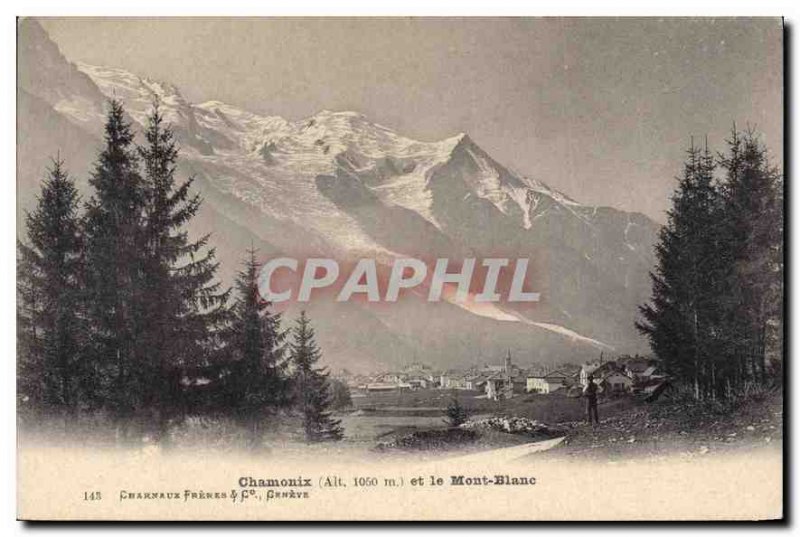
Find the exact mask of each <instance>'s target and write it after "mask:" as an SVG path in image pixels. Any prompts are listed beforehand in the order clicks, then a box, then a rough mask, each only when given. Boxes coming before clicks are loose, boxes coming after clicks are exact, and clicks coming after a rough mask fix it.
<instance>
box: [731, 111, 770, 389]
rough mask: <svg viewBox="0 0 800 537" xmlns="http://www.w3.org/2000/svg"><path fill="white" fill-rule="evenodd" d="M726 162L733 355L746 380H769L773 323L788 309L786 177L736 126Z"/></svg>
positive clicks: (755, 140)
mask: <svg viewBox="0 0 800 537" xmlns="http://www.w3.org/2000/svg"><path fill="white" fill-rule="evenodd" d="M720 163H721V165H722V167H723V168H724V169H725V172H726V182H725V202H726V203H725V217H726V218H725V222H726V241H727V244H728V247H729V251H730V258H731V259H730V261H731V270H730V271H729V281H728V292H729V294H730V297H731V298H730V300H729V302H728V304H727V306H728V307H727V309H726V312H727V326H728V330H729V332H730V333H731V334H735V338H732V353H733V354H734V355H735V357H736V363H737V375H738V376H739V377H740V378H747V379H752V380H757V381H763V380H764V378H765V365H766V354H767V342H768V336H769V331H770V325H771V324H773V325H775V324H778V325H779V324H780V323H781V322H782V312H783V285H782V283H783V202H782V196H783V182H782V176H781V174H780V172H779V171H778V170H777V169H776V168H775V167H773V166H771V165H770V163H769V160H768V157H767V150H766V148H765V147H764V146H763V144H761V142H760V140H759V139H758V137H757V136H756V135H755V133H754V132H753V131H752V130H748V131H746V132H744V133H740V132H737V131H736V127H735V126H734V128H733V132H732V135H731V137H730V139H729V140H728V154H727V155H723V156H722V157H721V159H720ZM779 353H780V351H779Z"/></svg>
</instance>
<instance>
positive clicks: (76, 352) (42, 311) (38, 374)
mask: <svg viewBox="0 0 800 537" xmlns="http://www.w3.org/2000/svg"><path fill="white" fill-rule="evenodd" d="M26 229H27V236H28V240H29V241H30V242H29V244H24V243H22V242H19V243H18V247H17V253H18V261H19V264H18V273H17V291H18V302H17V304H18V306H17V311H18V330H19V335H20V339H19V371H18V379H19V389H20V393H21V395H23V396H24V397H27V398H28V400H29V402H30V403H32V404H33V405H36V406H38V407H40V408H41V409H44V410H49V411H52V410H64V411H67V413H69V414H73V413H74V412H75V411H76V410H77V407H78V404H79V395H80V388H81V384H80V379H81V375H82V372H83V370H84V367H85V363H84V362H85V356H84V355H83V354H82V352H81V347H82V344H83V338H84V329H83V321H84V319H83V317H82V314H81V312H82V308H81V300H80V287H81V279H82V266H83V263H82V262H83V259H82V247H83V244H82V233H81V221H80V216H79V214H78V192H77V190H76V189H75V184H74V183H73V181H72V180H71V179H70V178H69V176H68V174H67V173H66V171H65V170H64V168H63V162H61V160H59V159H56V160H55V161H53V167H52V168H51V169H50V170H49V173H48V177H47V178H46V179H45V181H44V183H43V185H42V190H41V194H40V195H39V197H38V200H37V205H36V208H35V209H34V210H33V212H31V213H29V214H28V215H27V217H26Z"/></svg>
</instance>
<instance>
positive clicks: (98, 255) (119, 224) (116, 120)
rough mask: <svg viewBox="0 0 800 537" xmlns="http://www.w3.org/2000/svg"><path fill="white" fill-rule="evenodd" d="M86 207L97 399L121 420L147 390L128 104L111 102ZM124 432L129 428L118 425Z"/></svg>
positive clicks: (141, 200)
mask: <svg viewBox="0 0 800 537" xmlns="http://www.w3.org/2000/svg"><path fill="white" fill-rule="evenodd" d="M89 184H90V185H91V186H92V187H93V188H94V196H93V197H92V198H91V199H90V200H89V202H88V204H87V207H86V266H87V270H86V277H87V279H86V283H87V287H86V303H87V304H88V306H89V307H88V313H89V320H90V328H91V340H90V347H89V348H90V352H91V353H92V358H93V370H92V375H91V381H92V393H91V395H92V396H93V398H94V401H95V403H96V404H98V405H103V406H105V407H107V408H108V410H110V411H111V412H112V413H113V414H114V415H115V416H116V417H117V418H118V419H122V420H124V419H127V418H129V417H131V416H132V415H133V413H134V411H135V410H136V409H138V408H141V405H142V401H143V395H144V391H145V387H144V386H143V385H142V380H143V379H142V378H141V376H139V375H137V371H138V370H139V368H140V367H141V365H142V364H140V363H137V359H136V356H137V354H136V345H137V344H138V342H137V339H138V335H139V333H140V331H141V330H142V322H141V321H142V316H141V312H140V308H141V303H142V301H141V299H140V294H141V293H140V292H141V290H142V288H143V280H142V274H143V269H144V265H143V261H144V258H143V256H142V255H141V254H142V252H143V251H144V248H145V232H144V206H145V188H144V182H143V180H142V177H141V175H140V173H139V168H138V159H137V155H136V151H135V148H134V146H133V133H132V131H131V128H130V124H129V123H128V122H127V120H126V119H125V113H124V110H123V108H122V104H121V103H120V102H119V101H116V100H114V101H111V103H110V110H109V112H108V117H107V120H106V125H105V147H104V148H103V150H102V152H101V153H100V155H99V157H98V159H97V163H96V164H95V169H94V171H93V173H92V175H91V178H90V180H89ZM119 424H120V425H121V426H122V427H123V431H124V427H125V424H124V423H119Z"/></svg>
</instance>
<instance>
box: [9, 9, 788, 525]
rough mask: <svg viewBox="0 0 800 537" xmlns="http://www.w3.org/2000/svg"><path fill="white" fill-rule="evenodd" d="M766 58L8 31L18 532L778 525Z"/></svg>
mask: <svg viewBox="0 0 800 537" xmlns="http://www.w3.org/2000/svg"><path fill="white" fill-rule="evenodd" d="M783 36H784V27H783V20H782V19H781V18H780V17H774V18H666V19H657V18H414V17H402V18H400V17H398V18H157V17H154V18H68V17H67V18H48V17H38V18H32V17H20V18H19V19H18V21H17V94H16V99H17V179H16V184H17V219H16V223H17V230H16V235H17V239H18V240H17V249H16V267H17V357H16V360H17V393H16V407H17V423H18V439H17V442H18V454H17V474H18V475H17V479H18V482H17V490H18V506H17V513H18V517H19V518H20V519H22V520H31V521H37V520H65V521H79V520H93V521H98V520H184V521H185V520H194V521H200V520H203V521H205V520H230V521H234V520H260V521H272V520H293V521H313V520H331V521H333V520H343V521H374V520H391V521H394V520H407V521H464V520H489V521H492V520H493V521H499V520H502V521H583V520H618V521H642V520H658V521H673V520H693V521H712V520H777V519H782V518H783V516H784V491H783V472H784V452H783V443H784V435H783V427H784V389H785V385H784V368H783V363H784V247H783V246H784V233H783V230H784V172H783V167H784V155H783V144H784V134H783V132H784V125H783V117H784V113H783V108H784V97H783V86H784V77H783V65H784V54H783V47H784V42H783Z"/></svg>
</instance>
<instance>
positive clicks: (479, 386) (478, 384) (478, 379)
mask: <svg viewBox="0 0 800 537" xmlns="http://www.w3.org/2000/svg"><path fill="white" fill-rule="evenodd" d="M485 386H486V376H484V375H469V376H467V377H465V379H464V387H465V388H466V389H467V390H483V389H484V387H485Z"/></svg>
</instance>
